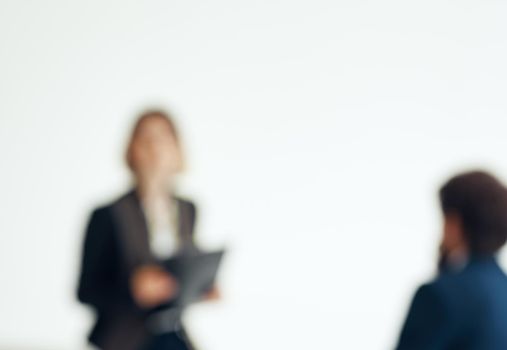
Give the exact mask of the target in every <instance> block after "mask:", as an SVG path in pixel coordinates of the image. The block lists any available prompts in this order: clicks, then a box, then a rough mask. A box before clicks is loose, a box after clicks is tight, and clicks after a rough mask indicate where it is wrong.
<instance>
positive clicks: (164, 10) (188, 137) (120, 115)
mask: <svg viewBox="0 0 507 350" xmlns="http://www.w3.org/2000/svg"><path fill="white" fill-rule="evenodd" d="M505 18H507V4H506V3H505V2H504V1H489V0H460V1H446V0H425V1H402V0H399V1H395V0H386V1H364V0H355V1H352V0H347V1H345V0H341V1H323V0H319V1H315V0H314V1H294V0H292V1H289V0H270V1H260V0H256V1H232V0H217V1H195V0H189V1H171V0H164V1H126V0H122V1H107V2H106V1H98V0H97V1H81V2H77V1H74V2H69V1H63V0H62V1H19V0H12V1H10V0H7V1H6V0H1V1H0V52H1V53H0V164H1V168H0V169H1V170H0V209H1V215H0V281H1V285H0V310H1V311H0V347H1V346H3V345H5V346H7V347H11V348H12V347H13V346H18V345H19V346H27V347H30V346H33V347H34V348H37V349H40V348H47V349H77V348H79V347H81V346H83V345H84V340H83V339H84V335H85V333H86V331H87V329H88V327H89V325H90V321H91V314H90V313H89V312H88V311H87V310H86V309H85V308H84V307H82V306H80V305H78V304H77V303H76V301H75V300H74V287H75V283H76V274H77V269H78V260H79V255H80V244H81V240H82V233H83V232H82V231H83V226H84V225H85V222H86V219H87V216H88V214H89V212H90V210H91V209H92V208H93V207H94V206H95V205H98V204H101V203H105V202H107V201H108V200H110V199H113V198H114V197H115V196H116V195H118V194H120V193H121V192H122V191H124V190H125V189H126V188H127V187H128V174H127V172H126V169H125V167H124V166H123V163H122V152H123V147H124V144H125V139H126V136H127V133H128V130H129V128H130V125H131V122H132V120H133V118H134V117H135V115H136V113H137V112H138V111H139V110H141V109H142V108H144V107H145V106H151V105H154V104H155V105H162V106H166V107H169V108H171V109H172V110H173V111H174V112H175V114H176V115H177V120H178V122H179V124H180V127H181V129H182V132H183V136H184V140H185V145H186V149H187V153H188V158H189V165H190V166H189V170H188V173H187V176H186V177H185V179H184V180H183V182H182V192H183V193H185V194H187V195H188V196H191V197H193V198H194V199H195V200H196V201H197V202H198V203H199V206H200V209H201V212H200V214H201V216H200V224H199V235H200V240H201V243H202V244H203V245H204V246H207V247H212V246H218V245H221V244H224V243H225V244H227V245H228V246H229V248H230V249H231V252H230V255H229V257H228V260H227V261H226V265H225V266H224V269H223V271H222V276H221V280H222V289H223V292H224V294H225V297H224V300H223V301H222V302H220V303H218V304H216V305H199V306H196V307H194V308H193V309H191V310H190V312H189V313H188V315H187V318H186V323H187V325H188V328H189V330H190V333H191V334H192V335H193V337H194V339H195V341H196V343H197V344H199V345H200V348H201V349H202V350H237V349H242V350H254V349H255V350H257V349H317V348H324V349H359V350H363V349H388V348H391V347H392V346H393V344H394V342H395V340H396V337H397V332H398V328H399V326H400V323H401V322H402V319H403V316H404V314H405V312H406V308H407V304H408V301H409V298H410V297H411V295H412V292H413V290H414V288H415V287H416V286H417V285H418V284H419V283H421V282H423V281H424V280H426V279H428V278H430V277H431V275H432V273H433V268H434V261H433V260H434V258H435V250H436V244H437V237H438V233H439V224H440V217H439V213H438V210H437V205H436V204H437V202H436V196H435V192H436V190H437V188H438V186H439V185H440V184H441V182H442V181H443V180H445V179H446V177H447V176H449V175H451V174H452V173H453V172H455V171H456V170H459V169H464V168H468V167H476V166H480V167H486V168H487V169H491V170H493V171H495V172H496V173H497V174H498V175H499V176H500V177H501V178H502V179H504V180H506V179H507V154H506V150H507V139H506V137H505V136H506V127H507V119H506V118H507V102H506V96H507V83H506V82H507V65H506V64H505V62H507V21H506V20H505Z"/></svg>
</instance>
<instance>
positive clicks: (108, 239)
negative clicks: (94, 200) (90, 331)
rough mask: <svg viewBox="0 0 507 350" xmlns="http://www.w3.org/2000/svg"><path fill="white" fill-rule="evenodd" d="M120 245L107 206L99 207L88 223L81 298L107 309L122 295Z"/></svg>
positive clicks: (81, 280) (81, 277) (79, 295)
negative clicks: (118, 252)
mask: <svg viewBox="0 0 507 350" xmlns="http://www.w3.org/2000/svg"><path fill="white" fill-rule="evenodd" d="M116 267H117V246H116V244H115V240H114V226H113V222H112V217H111V215H110V213H109V211H108V210H107V208H100V209H97V210H95V211H94V212H93V213H92V215H91V218H90V220H89V222H88V225H87V228H86V234H85V239H84V245H83V252H82V262H81V273H80V277H79V285H78V291H77V297H78V299H79V300H80V301H81V302H82V303H85V304H89V305H91V306H93V307H95V308H96V309H99V310H101V309H102V310H103V309H105V308H107V307H108V306H110V305H111V303H112V302H114V301H115V300H118V299H120V298H119V297H120V296H119V295H118V283H117V281H118V277H119V276H118V271H117V269H116Z"/></svg>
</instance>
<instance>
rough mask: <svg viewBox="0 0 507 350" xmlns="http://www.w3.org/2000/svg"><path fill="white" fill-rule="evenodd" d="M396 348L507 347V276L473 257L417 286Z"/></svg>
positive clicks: (488, 259) (482, 349)
mask: <svg viewBox="0 0 507 350" xmlns="http://www.w3.org/2000/svg"><path fill="white" fill-rule="evenodd" d="M396 349H397V350H507V276H506V275H505V273H504V272H503V271H502V270H501V269H500V267H499V266H498V264H497V262H496V260H495V259H494V258H493V257H481V258H478V257H476V258H472V259H470V261H469V263H468V264H467V265H466V266H465V267H464V268H463V269H462V270H460V271H457V272H456V271H454V272H452V271H447V272H443V273H441V274H440V276H438V277H437V278H436V279H435V280H434V281H433V282H431V283H428V284H425V285H423V286H422V287H420V288H419V290H418V291H417V292H416V294H415V296H414V299H413V301H412V305H411V306H410V311H409V313H408V316H407V319H406V321H405V324H404V326H403V329H402V332H401V336H400V339H399V343H398V346H397V348H396Z"/></svg>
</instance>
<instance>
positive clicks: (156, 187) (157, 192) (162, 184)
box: [136, 179, 172, 200]
mask: <svg viewBox="0 0 507 350" xmlns="http://www.w3.org/2000/svg"><path fill="white" fill-rule="evenodd" d="M136 190H137V193H138V194H139V197H141V198H143V199H146V200H151V199H156V198H160V197H167V196H168V195H169V194H170V193H171V192H172V186H171V183H170V181H160V180H159V181H154V180H149V181H140V180H139V179H138V182H137V189H136Z"/></svg>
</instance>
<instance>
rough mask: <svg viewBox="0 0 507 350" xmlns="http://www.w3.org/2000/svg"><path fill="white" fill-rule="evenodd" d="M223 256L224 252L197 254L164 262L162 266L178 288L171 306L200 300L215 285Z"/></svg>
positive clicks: (185, 304)
mask: <svg viewBox="0 0 507 350" xmlns="http://www.w3.org/2000/svg"><path fill="white" fill-rule="evenodd" d="M223 255H224V250H219V251H214V252H197V253H193V254H191V255H181V256H176V257H174V258H170V259H168V260H165V261H164V262H163V266H164V267H165V268H166V269H167V271H168V272H170V273H171V274H172V275H173V276H174V277H175V278H176V280H177V281H178V287H179V288H178V293H177V295H176V298H175V299H174V300H173V301H172V302H171V304H173V305H174V306H179V307H184V306H187V305H188V304H191V303H193V302H196V301H198V300H200V299H202V297H203V296H204V294H205V293H206V292H208V291H209V290H210V289H211V288H212V287H213V285H214V284H215V279H216V275H217V272H218V268H219V266H220V262H221V261H222V258H223Z"/></svg>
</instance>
